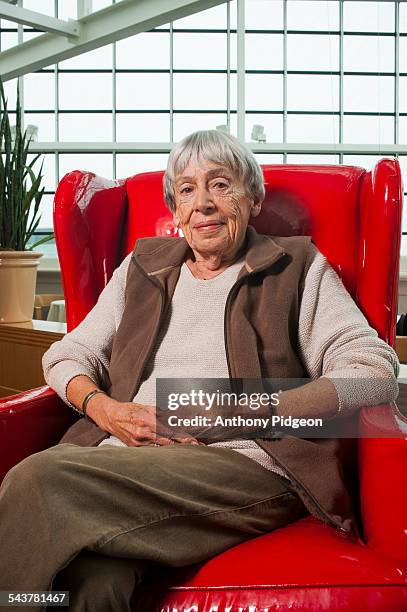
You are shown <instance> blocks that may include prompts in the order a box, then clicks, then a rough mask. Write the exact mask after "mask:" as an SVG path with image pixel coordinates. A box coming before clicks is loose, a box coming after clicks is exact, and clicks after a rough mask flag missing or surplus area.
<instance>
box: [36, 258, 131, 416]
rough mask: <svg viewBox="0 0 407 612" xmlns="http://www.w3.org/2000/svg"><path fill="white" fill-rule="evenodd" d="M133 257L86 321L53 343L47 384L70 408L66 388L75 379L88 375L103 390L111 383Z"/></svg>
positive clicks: (46, 366)
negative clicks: (110, 374)
mask: <svg viewBox="0 0 407 612" xmlns="http://www.w3.org/2000/svg"><path fill="white" fill-rule="evenodd" d="M130 258H131V253H130V254H129V255H128V256H127V257H126V258H125V259H124V260H123V261H122V263H121V265H120V266H119V267H118V268H116V270H115V271H114V272H113V275H112V278H111V279H110V281H109V282H108V283H107V285H106V287H105V288H104V289H103V291H102V292H101V294H100V295H99V299H98V301H97V303H96V304H95V306H94V307H93V308H92V310H91V311H90V312H89V313H88V314H87V316H86V317H85V318H84V319H83V321H82V322H81V323H80V324H79V325H78V326H77V327H76V328H75V329H74V330H72V331H71V332H69V333H68V334H66V335H65V336H64V338H62V340H60V341H58V342H55V343H54V344H52V345H51V346H50V348H49V349H48V350H47V352H46V353H45V354H44V356H43V358H42V366H43V370H44V378H45V380H46V382H47V384H48V385H49V386H50V387H52V388H53V389H54V390H55V391H56V392H57V394H58V395H59V396H60V397H61V399H63V400H64V401H65V402H66V403H67V404H68V405H71V404H70V403H69V401H68V399H67V397H66V388H67V386H68V383H69V381H70V380H72V378H74V377H75V376H78V375H80V374H84V375H86V376H88V377H89V378H90V379H91V380H93V382H94V383H95V384H96V385H98V386H99V387H101V388H102V389H103V388H107V387H108V386H109V384H110V382H109V376H108V370H109V363H110V355H111V350H112V345H113V339H114V336H115V333H116V331H117V328H118V326H119V323H120V320H121V318H122V315H123V310H124V298H125V286H126V278H127V269H128V265H129V262H130Z"/></svg>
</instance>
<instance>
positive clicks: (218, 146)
mask: <svg viewBox="0 0 407 612" xmlns="http://www.w3.org/2000/svg"><path fill="white" fill-rule="evenodd" d="M191 159H193V160H194V161H200V160H206V161H211V162H213V163H215V164H221V165H222V166H225V167H226V168H229V170H231V171H232V172H233V173H234V174H235V175H237V176H239V177H242V178H243V182H244V185H245V187H246V190H247V193H248V195H250V197H252V198H253V200H254V202H255V203H256V204H257V203H259V202H262V201H263V200H264V195H265V190H264V179H263V173H262V171H261V168H260V166H259V164H258V162H257V160H256V159H255V158H254V155H253V153H252V152H251V151H250V150H249V149H248V148H247V147H246V146H245V145H244V144H242V143H241V142H240V141H239V140H238V139H237V138H235V137H234V136H231V135H230V134H227V133H225V132H220V131H218V130H201V131H198V132H193V133H192V134H190V135H189V136H186V137H185V138H184V139H183V140H181V142H179V143H178V144H176V145H175V146H174V147H173V149H172V150H171V153H170V155H169V158H168V164H167V170H166V172H165V174H164V178H163V188H164V200H165V202H166V204H167V206H168V207H169V209H170V210H171V212H175V192H174V185H175V179H176V177H177V176H178V175H179V174H181V173H182V172H183V171H184V170H185V168H186V167H187V165H188V164H189V162H190V160H191Z"/></svg>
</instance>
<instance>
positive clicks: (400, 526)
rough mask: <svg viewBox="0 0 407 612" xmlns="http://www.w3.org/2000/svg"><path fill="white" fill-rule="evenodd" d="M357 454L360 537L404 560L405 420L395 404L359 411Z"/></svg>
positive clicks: (406, 498)
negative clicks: (360, 519)
mask: <svg viewBox="0 0 407 612" xmlns="http://www.w3.org/2000/svg"><path fill="white" fill-rule="evenodd" d="M358 453H359V459H358V465H359V481H360V504H361V513H362V520H363V532H364V539H365V541H366V543H367V544H368V546H369V547H371V548H374V549H375V550H376V551H378V552H380V553H382V554H385V555H387V556H390V557H395V558H398V559H402V560H404V561H407V419H406V418H405V417H404V416H403V415H402V414H401V413H400V411H399V410H398V408H397V406H396V404H394V403H393V404H390V405H381V406H375V407H370V408H363V409H362V410H361V411H360V439H359V444H358Z"/></svg>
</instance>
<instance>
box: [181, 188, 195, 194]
mask: <svg viewBox="0 0 407 612" xmlns="http://www.w3.org/2000/svg"><path fill="white" fill-rule="evenodd" d="M191 191H192V187H182V189H181V191H180V193H184V194H185V193H191Z"/></svg>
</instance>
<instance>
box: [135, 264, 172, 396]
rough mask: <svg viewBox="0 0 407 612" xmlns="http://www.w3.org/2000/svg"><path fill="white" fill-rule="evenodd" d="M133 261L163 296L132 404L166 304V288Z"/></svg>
mask: <svg viewBox="0 0 407 612" xmlns="http://www.w3.org/2000/svg"><path fill="white" fill-rule="evenodd" d="M132 260H133V261H134V264H135V265H136V266H137V267H138V268H139V270H141V272H142V273H143V274H144V276H145V277H146V278H147V279H148V280H149V281H151V282H152V283H153V285H155V286H156V287H158V289H159V291H160V294H161V307H160V314H159V316H158V321H157V327H156V333H155V334H152V336H151V338H150V346H149V347H148V349H147V352H146V355H145V358H144V361H143V363H142V366H141V368H140V375H139V377H138V379H137V380H136V383H135V385H134V388H133V391H132V394H131V397H130V399H129V401H130V402H132V401H133V399H134V397H135V395H136V393H137V390H138V387H139V383H140V379H141V376H142V374H143V372H144V368H145V365H146V363H147V361H148V359H149V357H150V354H151V351H152V350H153V347H154V342H155V340H156V338H157V334H158V332H159V330H160V327H161V320H162V317H163V313H164V304H165V292H164V287H163V286H162V285H161V283H160V282H159V281H158V280H156V279H155V278H154V277H153V276H149V275H148V274H147V273H146V272H145V270H144V269H143V268H142V267H141V266H140V264H139V263H138V262H137V260H136V259H135V258H134V257H132Z"/></svg>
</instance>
